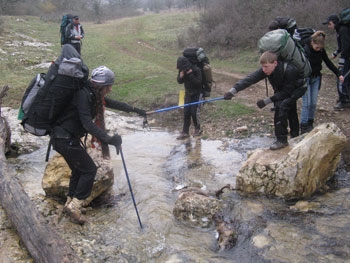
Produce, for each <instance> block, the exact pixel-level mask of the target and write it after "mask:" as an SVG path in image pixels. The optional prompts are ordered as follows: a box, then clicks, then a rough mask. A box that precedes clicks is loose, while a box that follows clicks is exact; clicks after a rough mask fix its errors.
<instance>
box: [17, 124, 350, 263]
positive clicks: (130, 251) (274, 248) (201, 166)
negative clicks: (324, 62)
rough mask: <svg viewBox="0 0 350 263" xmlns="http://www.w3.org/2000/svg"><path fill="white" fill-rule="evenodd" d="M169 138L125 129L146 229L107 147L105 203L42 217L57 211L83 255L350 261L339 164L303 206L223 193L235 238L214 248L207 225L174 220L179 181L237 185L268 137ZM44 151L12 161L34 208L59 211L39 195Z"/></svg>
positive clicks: (346, 189) (159, 262)
mask: <svg viewBox="0 0 350 263" xmlns="http://www.w3.org/2000/svg"><path fill="white" fill-rule="evenodd" d="M175 137H176V135H175V134H172V133H168V132H164V131H161V130H159V131H154V130H152V131H151V132H146V133H145V132H135V133H133V134H129V135H127V136H124V137H123V152H124V157H125V160H126V166H127V169H128V173H129V177H130V180H131V184H132V187H133V192H134V196H135V200H136V202H137V207H138V210H139V213H140V218H141V221H142V224H143V225H144V229H142V230H141V229H140V227H139V224H138V220H137V217H136V213H135V209H134V206H133V202H132V200H131V196H130V192H129V189H128V184H127V180H126V176H125V171H124V169H123V165H122V162H121V159H120V156H117V155H116V154H115V153H114V151H111V152H112V153H113V155H112V162H113V166H114V167H115V168H114V173H115V175H116V178H115V184H114V186H113V189H111V192H110V193H109V194H108V195H109V197H110V198H111V199H113V201H112V202H110V203H109V205H104V204H103V200H105V202H109V201H108V200H110V199H108V198H106V199H102V201H100V205H98V204H96V205H95V206H94V207H93V209H90V210H89V211H88V214H87V217H88V219H89V221H88V223H87V224H86V225H84V226H83V227H81V226H77V225H75V224H72V223H71V222H70V221H69V220H68V219H67V218H63V220H62V221H61V223H60V224H58V225H55V224H54V223H52V222H54V220H51V221H50V220H49V219H50V217H51V218H55V217H57V214H55V213H54V212H53V213H51V214H50V215H49V214H48V215H47V217H48V220H49V222H51V223H52V225H53V226H55V227H56V228H57V229H58V231H59V233H60V234H61V235H62V236H64V238H66V239H67V240H68V242H70V243H71V244H72V247H73V248H74V249H75V251H77V254H78V255H79V256H80V257H81V258H82V259H83V261H84V262H96V263H99V262H130V263H131V262H132V263H138V262H155V263H164V262H167V263H170V262H171V263H174V262H198V263H209V262H210V263H226V262H349V261H348V259H349V257H350V245H349V244H350V223H349V222H350V212H349V211H350V202H349V194H350V184H349V182H350V179H349V173H346V172H345V170H344V169H340V170H338V171H337V174H336V180H335V181H337V182H338V183H334V184H333V186H332V188H331V189H330V190H329V191H328V192H326V193H323V194H318V195H315V196H313V198H312V199H311V200H309V201H310V202H312V203H310V204H309V206H308V204H306V206H307V207H308V209H306V210H302V209H300V208H299V207H297V206H295V207H293V206H292V205H294V204H286V203H285V202H284V201H283V200H280V199H277V198H266V197H262V196H245V195H242V194H240V193H236V192H232V191H228V192H225V194H224V195H223V197H222V198H223V200H224V202H225V204H226V205H225V210H224V211H223V213H224V214H225V216H227V217H228V218H230V219H232V220H234V221H235V222H237V223H238V233H239V237H238V241H237V245H236V246H235V247H234V248H233V249H231V250H229V251H225V252H220V253H218V252H217V245H216V240H215V229H214V227H209V228H205V229H203V228H195V227H189V226H185V225H184V224H182V223H181V222H178V221H176V220H175V219H174V217H173V215H172V209H173V206H174V203H175V200H176V199H177V195H178V189H181V188H183V187H187V186H196V187H199V188H202V189H204V190H207V191H213V190H218V189H220V188H221V187H222V186H224V185H226V184H231V185H233V186H234V184H235V175H236V174H237V172H238V170H239V168H240V166H241V163H242V161H244V160H245V158H246V154H247V151H248V150H252V149H255V148H257V147H268V145H269V144H270V143H271V139H270V138H264V137H253V138H247V139H243V140H228V139H227V140H223V141H221V140H214V141H207V140H201V139H200V138H190V139H188V140H186V141H177V140H176V139H175ZM45 153H46V149H40V150H39V151H36V152H35V153H32V154H29V155H23V156H21V157H20V158H19V160H18V162H20V163H16V164H14V168H15V170H16V171H17V173H16V176H17V177H18V178H19V179H20V180H21V182H22V184H23V186H24V187H25V189H26V191H27V192H28V193H29V196H30V197H31V198H32V199H34V200H35V202H36V203H38V206H40V207H46V208H48V209H49V210H50V209H51V210H52V211H56V210H57V206H58V204H57V202H52V201H50V200H48V199H45V197H44V196H43V192H42V188H41V177H42V172H43V170H44V167H45V162H44V159H45ZM19 167H20V168H21V169H19ZM24 171H25V172H24ZM105 204H106V203H105ZM41 209H42V208H41ZM23 262H25V261H23Z"/></svg>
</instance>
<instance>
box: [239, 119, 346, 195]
mask: <svg viewBox="0 0 350 263" xmlns="http://www.w3.org/2000/svg"><path fill="white" fill-rule="evenodd" d="M289 143H290V145H289V146H288V147H286V148H283V149H281V150H277V151H272V150H269V149H257V150H255V151H253V152H252V153H250V155H249V156H248V159H247V160H246V161H245V162H244V163H243V165H242V167H241V169H240V170H239V173H238V175H237V177H236V188H237V189H239V190H241V191H243V192H247V193H261V194H265V195H273V196H279V197H283V198H284V199H287V200H288V199H302V198H307V197H310V196H311V195H312V194H313V193H315V192H316V191H319V190H321V189H322V188H323V187H324V186H325V183H326V182H327V181H328V180H329V179H330V178H331V177H332V176H333V175H334V172H335V170H336V168H337V166H338V164H339V161H340V158H341V154H340V153H341V151H342V150H343V148H344V147H345V145H346V137H345V135H344V134H343V133H342V132H341V131H340V129H339V128H338V127H337V126H336V125H335V124H334V123H324V124H321V125H319V126H317V127H315V128H314V129H313V130H312V131H311V132H310V133H308V134H306V135H303V136H299V137H297V138H294V139H292V140H290V142H289Z"/></svg>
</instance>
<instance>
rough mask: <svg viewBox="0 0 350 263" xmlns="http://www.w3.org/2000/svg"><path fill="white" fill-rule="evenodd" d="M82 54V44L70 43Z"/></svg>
mask: <svg viewBox="0 0 350 263" xmlns="http://www.w3.org/2000/svg"><path fill="white" fill-rule="evenodd" d="M70 44H71V45H72V46H73V47H74V48H75V49H76V50H77V51H78V53H79V54H81V43H70Z"/></svg>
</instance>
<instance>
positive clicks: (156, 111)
mask: <svg viewBox="0 0 350 263" xmlns="http://www.w3.org/2000/svg"><path fill="white" fill-rule="evenodd" d="M223 99H224V97H218V98H213V99H209V100H200V101H196V102H191V103H187V104H184V105H179V106H172V107H169V108H163V109H159V110H154V111H147V112H146V114H152V113H158V112H163V111H168V110H174V109H179V108H184V107H187V106H191V105H196V104H202V103H203V104H204V103H206V102H211V101H216V100H223Z"/></svg>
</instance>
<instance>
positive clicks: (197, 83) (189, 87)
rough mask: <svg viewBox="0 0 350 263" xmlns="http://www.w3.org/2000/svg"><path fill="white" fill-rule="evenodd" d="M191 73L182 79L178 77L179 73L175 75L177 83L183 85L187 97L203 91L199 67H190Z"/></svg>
mask: <svg viewBox="0 0 350 263" xmlns="http://www.w3.org/2000/svg"><path fill="white" fill-rule="evenodd" d="M191 68H192V72H191V73H190V74H185V76H184V77H183V78H181V77H180V71H179V72H178V74H177V82H178V83H179V84H184V86H185V91H186V94H187V95H194V94H199V93H201V92H202V91H203V88H202V73H201V70H200V68H199V67H197V66H196V65H192V66H191Z"/></svg>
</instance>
